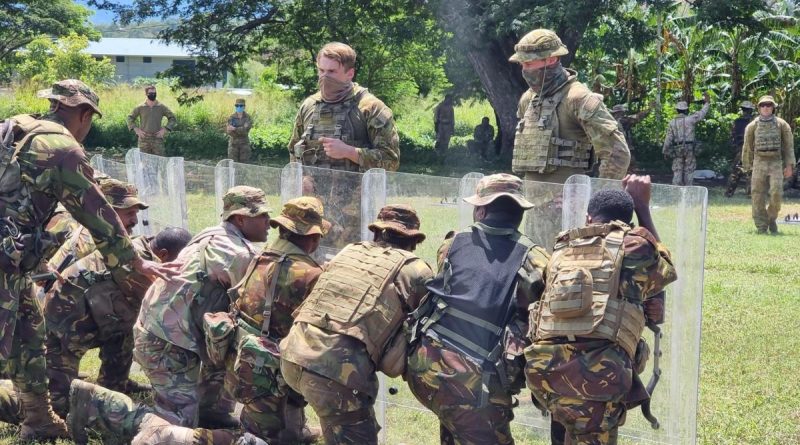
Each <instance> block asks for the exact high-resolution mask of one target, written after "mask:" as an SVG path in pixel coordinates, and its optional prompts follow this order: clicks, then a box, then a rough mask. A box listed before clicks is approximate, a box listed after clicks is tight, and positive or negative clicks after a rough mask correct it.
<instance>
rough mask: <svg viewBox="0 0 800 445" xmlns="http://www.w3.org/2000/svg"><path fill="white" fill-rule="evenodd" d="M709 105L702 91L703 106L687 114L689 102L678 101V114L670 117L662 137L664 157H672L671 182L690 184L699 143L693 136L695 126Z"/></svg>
mask: <svg viewBox="0 0 800 445" xmlns="http://www.w3.org/2000/svg"><path fill="white" fill-rule="evenodd" d="M710 107H711V99H710V98H709V97H708V93H703V108H701V109H700V111H698V112H696V113H694V114H691V115H690V114H689V104H687V103H686V102H684V101H680V102H678V104H677V105H676V106H675V110H676V111H677V112H678V116H676V117H675V118H674V119H672V120H671V121H670V123H669V126H668V127H667V137H666V139H664V148H663V150H662V152H663V153H664V159H666V160H669V159H672V184H673V185H692V181H693V180H694V170H695V169H696V168H697V158H696V156H697V149H698V148H699V144H698V143H697V139H696V138H695V127H696V126H697V123H698V122H700V121H701V120H703V119H704V118H705V117H706V114H707V113H708V109H709V108H710Z"/></svg>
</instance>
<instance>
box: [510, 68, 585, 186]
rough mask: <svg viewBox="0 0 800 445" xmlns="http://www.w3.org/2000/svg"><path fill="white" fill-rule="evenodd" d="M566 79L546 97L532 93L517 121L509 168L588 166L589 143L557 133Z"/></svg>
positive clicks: (543, 170) (538, 169)
mask: <svg viewBox="0 0 800 445" xmlns="http://www.w3.org/2000/svg"><path fill="white" fill-rule="evenodd" d="M571 86H572V82H569V83H567V84H566V85H565V86H564V87H562V88H561V89H560V90H558V91H557V92H556V93H555V94H553V95H552V96H550V97H547V98H544V99H542V98H540V97H538V96H537V97H534V98H532V99H531V102H530V103H529V104H528V109H527V110H525V115H524V116H523V117H522V120H520V121H519V123H518V124H517V131H516V136H515V137H514V154H513V158H512V160H511V169H512V170H513V171H514V172H517V173H524V172H527V171H534V172H537V173H552V172H554V171H556V170H557V169H558V167H574V168H583V169H588V168H589V161H590V159H591V151H592V144H591V143H589V142H588V141H576V140H570V139H563V138H560V137H559V123H558V112H557V108H558V106H559V105H560V104H561V102H562V101H563V99H564V97H565V96H566V95H567V93H568V92H569V90H570V88H571Z"/></svg>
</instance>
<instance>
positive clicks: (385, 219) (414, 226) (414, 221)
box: [368, 204, 425, 243]
mask: <svg viewBox="0 0 800 445" xmlns="http://www.w3.org/2000/svg"><path fill="white" fill-rule="evenodd" d="M368 228H369V230H372V231H373V232H375V233H377V232H380V231H382V230H390V231H392V232H395V233H397V234H399V235H402V236H407V237H409V238H417V242H420V243H421V242H422V241H423V240H425V234H424V233H422V232H420V231H419V217H418V216H417V212H416V211H415V210H414V209H413V208H411V206H408V205H405V204H391V205H387V206H385V207H383V208H382V209H381V211H380V212H378V219H377V220H376V221H375V222H373V223H372V224H370V225H369V226H368Z"/></svg>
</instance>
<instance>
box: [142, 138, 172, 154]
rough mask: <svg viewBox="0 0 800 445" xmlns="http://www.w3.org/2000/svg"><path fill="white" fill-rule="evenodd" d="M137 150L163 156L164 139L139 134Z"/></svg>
mask: <svg viewBox="0 0 800 445" xmlns="http://www.w3.org/2000/svg"><path fill="white" fill-rule="evenodd" d="M139 151H141V152H142V153H148V154H151V155H157V156H164V155H166V149H165V148H164V139H163V138H159V137H155V136H148V135H145V136H141V137H140V138H139Z"/></svg>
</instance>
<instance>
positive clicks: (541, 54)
mask: <svg viewBox="0 0 800 445" xmlns="http://www.w3.org/2000/svg"><path fill="white" fill-rule="evenodd" d="M514 51H515V53H514V55H513V56H511V57H510V58H509V59H508V61H509V62H516V63H522V62H528V61H531V60H539V59H546V58H548V57H561V56H564V55H567V54H569V50H568V49H567V47H566V46H565V45H564V44H563V43H561V39H560V38H558V35H556V33H555V32H553V31H551V30H549V29H544V28H540V29H534V30H533V31H531V32H529V33H527V34H525V36H524V37H522V38H521V39H520V40H519V43H517V44H516V45H514Z"/></svg>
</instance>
